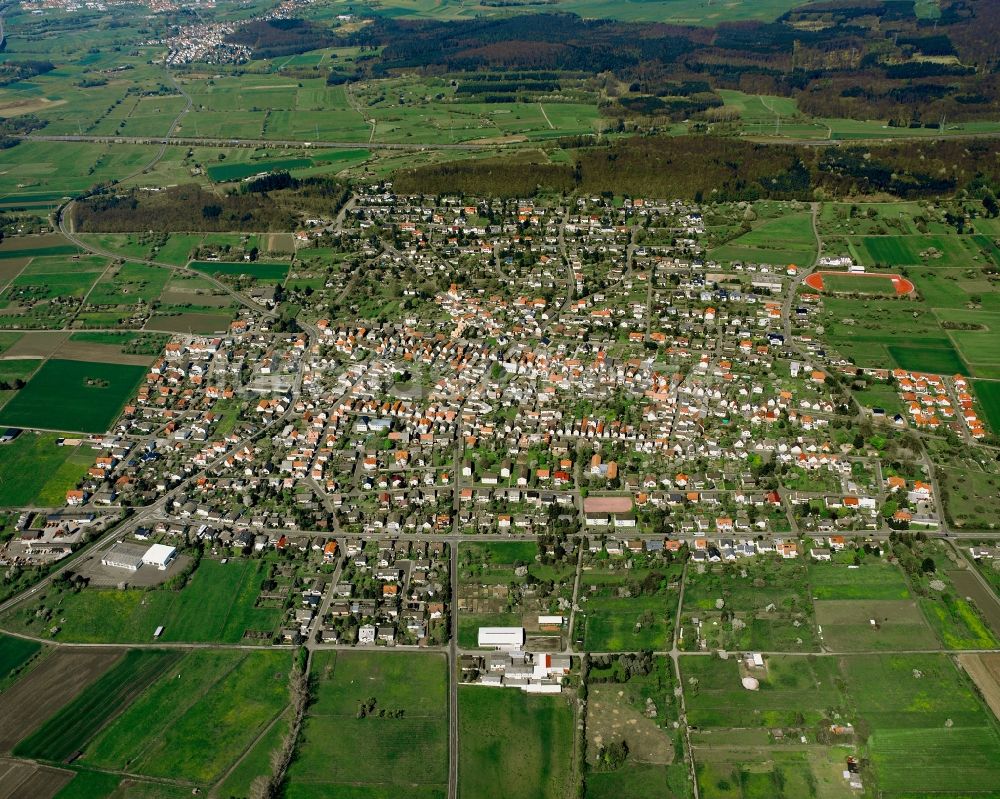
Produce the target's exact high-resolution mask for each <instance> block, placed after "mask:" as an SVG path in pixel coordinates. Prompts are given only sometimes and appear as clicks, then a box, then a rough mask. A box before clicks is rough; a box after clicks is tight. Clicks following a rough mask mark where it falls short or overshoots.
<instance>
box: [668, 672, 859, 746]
mask: <svg viewBox="0 0 1000 799" xmlns="http://www.w3.org/2000/svg"><path fill="white" fill-rule="evenodd" d="M681 673H682V676H683V679H684V688H685V697H686V701H687V708H688V720H689V723H691V724H694V725H696V726H698V727H700V728H715V727H727V728H741V727H742V728H745V727H765V728H766V727H782V726H786V725H791V724H794V723H795V719H796V718H797V717H798V716H799V714H801V715H802V716H803V717H804V719H805V722H806V723H815V722H816V721H818V720H819V719H820V718H822V717H823V716H824V714H826V713H828V712H831V711H834V710H837V709H838V708H843V707H844V705H845V697H844V696H843V695H842V693H841V690H840V688H839V686H838V679H837V678H838V677H839V672H838V669H837V663H836V661H834V660H833V659H831V658H816V659H813V658H808V657H799V656H774V657H770V658H768V660H767V670H766V672H763V671H762V670H758V672H756V673H754V675H753V676H754V677H756V678H757V679H758V680H759V682H760V685H761V687H760V690H759V691H747V690H746V689H745V688H744V687H743V686H742V685H741V684H740V678H741V674H740V666H739V663H738V661H737V658H736V657H730V658H729V659H728V660H721V659H719V658H717V657H697V656H688V657H684V658H682V659H681ZM692 678H693V679H694V680H695V682H691V680H692Z"/></svg>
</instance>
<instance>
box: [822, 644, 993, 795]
mask: <svg viewBox="0 0 1000 799" xmlns="http://www.w3.org/2000/svg"><path fill="white" fill-rule="evenodd" d="M842 669H843V674H844V678H845V680H846V682H847V684H848V686H850V687H849V690H850V692H851V693H852V699H853V701H854V703H855V706H856V708H857V711H856V712H857V714H858V718H859V719H861V720H863V722H864V723H865V724H866V725H867V726H868V728H869V729H870V730H871V731H872V732H871V735H870V738H869V740H868V750H869V751H870V755H871V759H872V764H873V767H874V771H875V777H876V779H877V783H878V786H879V788H880V789H881V790H883V791H885V792H886V793H888V794H890V795H907V794H912V793H917V792H920V793H923V792H941V793H943V794H945V795H947V794H951V795H964V793H965V792H970V791H972V792H974V791H977V790H981V789H982V788H984V787H986V786H990V785H996V784H997V780H998V779H1000V735H998V734H997V730H996V726H995V724H994V723H992V720H991V719H990V718H989V715H988V712H987V710H986V709H985V708H984V707H983V705H982V702H981V701H980V700H979V698H978V697H977V696H976V694H975V693H974V691H973V689H972V687H971V685H970V684H969V681H968V680H967V679H966V678H964V677H963V675H962V674H961V673H960V672H959V670H958V669H957V668H956V666H955V664H954V663H953V662H952V660H951V659H950V658H948V657H946V656H944V655H882V656H874V657H869V656H859V657H854V658H850V659H846V660H845V661H844V662H843V664H842ZM925 751H926V752H933V753H934V754H933V756H928V757H920V756H915V755H916V753H918V752H925Z"/></svg>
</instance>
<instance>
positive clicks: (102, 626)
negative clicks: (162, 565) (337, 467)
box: [9, 559, 282, 643]
mask: <svg viewBox="0 0 1000 799" xmlns="http://www.w3.org/2000/svg"><path fill="white" fill-rule="evenodd" d="M265 569H266V564H265V563H264V562H262V561H259V560H253V561H250V560H243V559H235V560H231V561H229V563H226V564H222V563H220V562H219V561H215V560H208V559H203V560H202V561H201V563H200V564H199V565H198V568H197V569H196V570H195V573H194V575H193V576H192V577H191V578H190V580H189V581H188V584H187V585H186V586H185V587H184V588H183V589H182V590H181V591H170V590H164V589H155V590H149V591H144V590H140V589H126V590H123V591H119V590H117V589H97V588H93V589H86V590H84V591H80V592H78V593H74V592H72V591H65V592H60V591H58V589H50V590H49V592H48V594H47V595H46V597H45V598H44V599H43V600H42V604H43V605H45V606H46V607H50V608H56V609H57V612H58V614H59V618H60V619H61V627H62V630H61V632H60V633H59V638H60V639H61V640H67V641H77V642H82V643H105V642H129V643H142V642H147V641H151V640H152V637H153V632H154V631H155V630H156V628H157V627H160V626H163V628H164V630H163V635H162V640H163V641H174V642H188V641H190V642H204V641H220V642H227V643H236V642H238V641H240V640H241V639H242V638H243V633H244V631H246V630H254V631H260V632H265V633H268V634H271V633H273V632H274V630H275V628H276V626H277V625H278V622H279V620H280V619H281V616H282V610H281V608H280V607H269V608H258V607H255V602H256V600H257V595H258V593H259V592H260V585H261V582H262V581H263V579H264V576H265ZM9 618H10V620H11V623H19V624H21V625H22V627H23V628H24V629H25V630H33V631H34V632H35V633H36V634H40V633H42V632H43V631H42V630H41V629H40V628H39V627H38V626H36V622H35V621H34V620H33V618H32V615H31V611H28V612H18V611H11V612H10V615H9Z"/></svg>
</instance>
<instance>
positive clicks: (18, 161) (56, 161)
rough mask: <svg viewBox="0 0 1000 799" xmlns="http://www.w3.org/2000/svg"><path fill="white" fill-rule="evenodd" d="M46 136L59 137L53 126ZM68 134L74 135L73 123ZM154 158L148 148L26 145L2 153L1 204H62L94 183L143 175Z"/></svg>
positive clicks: (97, 145)
mask: <svg viewBox="0 0 1000 799" xmlns="http://www.w3.org/2000/svg"><path fill="white" fill-rule="evenodd" d="M46 132H48V133H53V134H56V133H58V131H57V130H56V129H55V128H53V127H50V128H49V129H48V130H47V131H46ZM68 132H72V133H76V132H77V131H76V127H75V125H74V127H73V130H72V131H68ZM155 154H156V148H155V147H153V146H146V145H130V144H89V143H84V142H75V143H67V142H33V141H28V142H24V143H22V144H19V145H18V146H17V147H14V148H10V149H6V150H0V204H4V203H13V202H16V204H17V206H18V207H23V206H24V204H26V203H38V204H39V205H41V206H54V205H58V204H59V202H60V201H61V200H62V199H63V198H64V197H67V196H76V195H78V194H80V193H81V192H83V191H85V190H86V189H89V188H90V187H91V186H93V185H94V184H95V183H99V182H102V181H110V180H120V179H121V178H122V177H124V176H125V175H129V174H131V173H132V172H137V171H140V170H141V169H142V168H143V166H144V165H145V164H147V163H148V162H149V161H151V160H152V158H153V156H154V155H155Z"/></svg>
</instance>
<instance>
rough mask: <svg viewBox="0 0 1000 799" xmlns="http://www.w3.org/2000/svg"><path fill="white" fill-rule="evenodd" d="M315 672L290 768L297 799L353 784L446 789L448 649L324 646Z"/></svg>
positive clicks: (379, 792) (394, 790) (428, 797)
mask: <svg viewBox="0 0 1000 799" xmlns="http://www.w3.org/2000/svg"><path fill="white" fill-rule="evenodd" d="M312 673H313V674H314V675H315V677H316V689H315V696H316V699H315V701H314V702H313V703H312V705H310V707H309V712H308V716H307V718H306V722H305V726H304V729H303V738H302V741H301V742H300V744H299V748H298V753H297V756H296V759H295V761H294V762H293V764H292V767H291V769H290V771H289V775H288V776H289V786H288V791H287V796H288V797H289V799H311V798H312V797H320V796H334V795H337V796H340V795H344V794H342V793H341V791H345V792H350V791H351V790H352V786H365V788H366V791H365V792H364V794H363V795H365V796H373V797H374V796H377V797H381V796H383V795H385V796H388V795H390V794H399V793H400V792H401V793H403V794H405V795H406V796H415V797H419V798H420V799H432V797H433V798H434V799H437V798H438V797H443V796H445V794H446V793H447V789H446V784H447V781H448V696H447V687H448V679H447V664H446V663H445V661H444V659H443V658H442V657H441V656H440V655H438V654H413V653H395V654H394V653H381V654H380V653H374V652H346V651H340V652H332V651H328V652H320V653H317V654H316V655H314V660H313V666H312ZM502 693H510V692H506V691H504V692H502ZM368 791H370V792H368ZM347 795H350V793H348V794H347ZM360 795H361V794H359V796H360Z"/></svg>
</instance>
